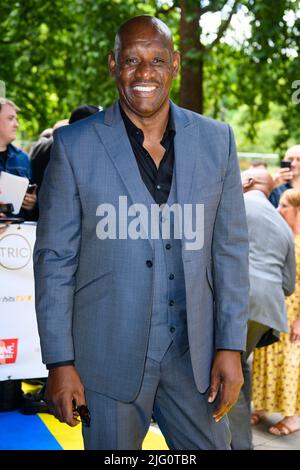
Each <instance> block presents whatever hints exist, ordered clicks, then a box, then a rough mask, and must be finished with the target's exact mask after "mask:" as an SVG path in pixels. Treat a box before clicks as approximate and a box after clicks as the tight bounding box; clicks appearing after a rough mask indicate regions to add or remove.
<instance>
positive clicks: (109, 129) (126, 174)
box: [94, 102, 153, 247]
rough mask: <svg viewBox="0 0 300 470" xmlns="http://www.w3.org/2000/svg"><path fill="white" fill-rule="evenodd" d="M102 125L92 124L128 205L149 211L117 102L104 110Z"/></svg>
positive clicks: (145, 191)
mask: <svg viewBox="0 0 300 470" xmlns="http://www.w3.org/2000/svg"><path fill="white" fill-rule="evenodd" d="M104 124H105V125H104V126H103V124H101V123H99V122H98V121H97V122H95V123H94V126H95V128H96V132H97V134H98V137H99V138H100V140H101V141H102V143H103V145H104V147H105V148H106V150H107V153H108V155H109V157H110V158H111V160H112V162H113V164H114V166H115V168H116V170H117V172H118V173H119V175H120V177H121V179H122V181H123V183H124V185H125V186H126V189H127V191H128V193H129V196H130V199H131V202H130V201H128V205H130V204H131V203H133V204H143V205H144V206H145V207H147V209H149V208H150V207H149V201H151V199H150V196H148V194H147V188H146V187H145V185H144V182H143V180H142V178H141V175H140V171H139V168H138V165H137V163H136V159H135V156H134V153H133V150H132V147H131V144H130V141H129V139H128V136H127V132H126V129H125V126H124V123H123V119H122V117H121V114H120V110H119V104H118V102H117V103H114V104H113V105H112V106H111V107H110V108H108V109H107V110H106V113H105V119H104ZM120 196H121V194H120ZM141 222H142V221H141ZM143 228H144V230H145V232H146V233H148V228H147V227H146V226H145V225H144V227H143ZM149 232H150V227H149ZM149 242H150V244H151V246H152V247H153V242H152V240H151V239H150V238H149Z"/></svg>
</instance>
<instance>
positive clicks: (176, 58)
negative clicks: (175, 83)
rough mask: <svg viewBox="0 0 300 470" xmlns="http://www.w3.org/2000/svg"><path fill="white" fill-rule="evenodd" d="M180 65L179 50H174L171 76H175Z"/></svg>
mask: <svg viewBox="0 0 300 470" xmlns="http://www.w3.org/2000/svg"><path fill="white" fill-rule="evenodd" d="M179 67H180V52H179V51H175V52H174V53H173V78H176V77H177V75H178V72H179Z"/></svg>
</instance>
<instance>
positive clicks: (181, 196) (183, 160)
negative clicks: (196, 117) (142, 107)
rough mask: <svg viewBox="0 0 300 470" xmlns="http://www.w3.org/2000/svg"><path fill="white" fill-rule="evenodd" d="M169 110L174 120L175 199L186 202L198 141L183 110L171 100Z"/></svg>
mask: <svg viewBox="0 0 300 470" xmlns="http://www.w3.org/2000/svg"><path fill="white" fill-rule="evenodd" d="M171 110H172V113H173V118H174V122H175V129H176V135H175V141H174V149H175V171H176V183H177V200H178V203H179V204H186V203H188V202H191V201H189V196H190V193H191V190H192V183H193V177H194V173H195V172H194V168H195V162H196V155H197V153H198V152H199V142H197V141H196V139H195V135H193V136H192V135H191V128H193V126H192V122H191V120H190V118H189V117H187V115H186V114H185V113H184V111H183V110H182V109H181V108H179V107H178V106H176V105H175V104H174V103H172V102H171Z"/></svg>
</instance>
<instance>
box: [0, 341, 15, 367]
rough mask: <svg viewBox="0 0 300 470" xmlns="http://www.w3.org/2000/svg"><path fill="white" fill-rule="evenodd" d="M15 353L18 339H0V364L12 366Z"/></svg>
mask: <svg viewBox="0 0 300 470" xmlns="http://www.w3.org/2000/svg"><path fill="white" fill-rule="evenodd" d="M17 352H18V338H13V339H0V364H14V363H15V362H16V359H17Z"/></svg>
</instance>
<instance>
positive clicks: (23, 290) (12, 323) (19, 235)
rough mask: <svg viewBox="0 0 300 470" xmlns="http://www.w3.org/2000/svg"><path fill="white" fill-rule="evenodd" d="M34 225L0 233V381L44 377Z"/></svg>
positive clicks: (45, 374)
mask: <svg viewBox="0 0 300 470" xmlns="http://www.w3.org/2000/svg"><path fill="white" fill-rule="evenodd" d="M35 231H36V226H35V224H26V223H25V224H22V225H11V226H9V227H8V228H7V230H5V231H4V232H1V233H0V381H1V380H8V379H30V378H39V377H47V375H48V371H47V369H46V367H45V366H44V365H43V364H42V359H41V350H40V341H39V336H38V331H37V323H36V315H35V307H34V279H33V265H32V253H33V247H34V243H35Z"/></svg>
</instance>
